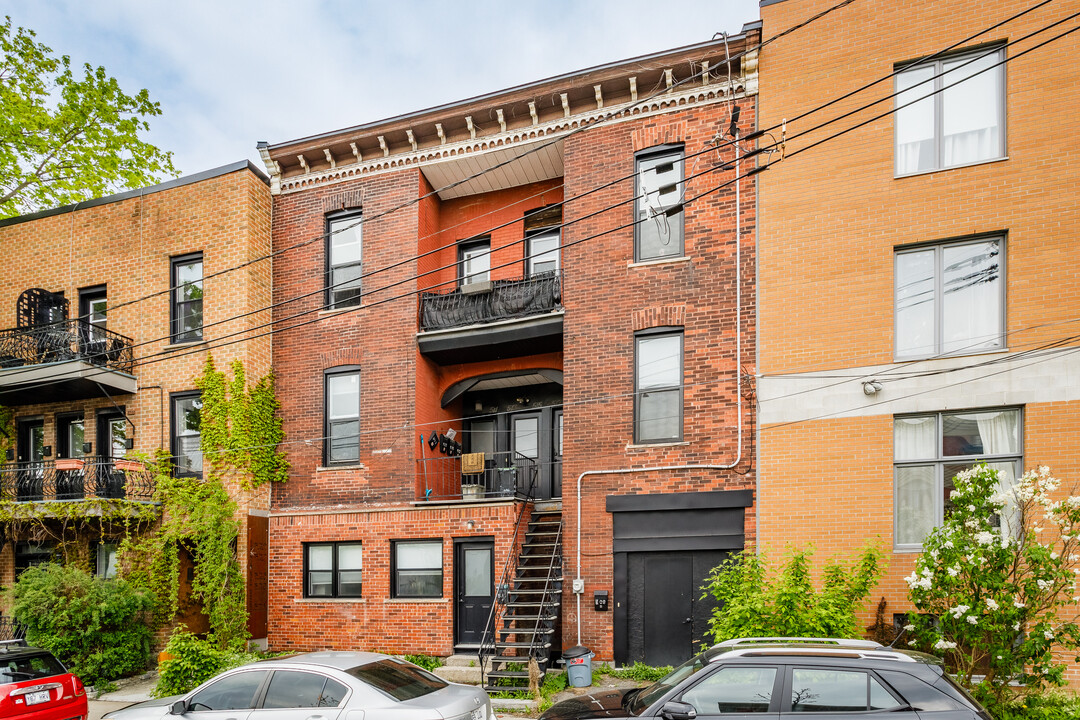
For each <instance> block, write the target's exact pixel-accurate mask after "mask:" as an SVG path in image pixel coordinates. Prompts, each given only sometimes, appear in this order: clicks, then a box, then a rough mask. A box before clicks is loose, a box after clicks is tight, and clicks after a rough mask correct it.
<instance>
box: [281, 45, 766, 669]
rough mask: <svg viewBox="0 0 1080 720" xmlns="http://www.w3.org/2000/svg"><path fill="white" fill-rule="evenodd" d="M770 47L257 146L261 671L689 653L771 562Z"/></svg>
mask: <svg viewBox="0 0 1080 720" xmlns="http://www.w3.org/2000/svg"><path fill="white" fill-rule="evenodd" d="M758 40H759V37H758V31H757V28H756V26H749V27H747V28H744V31H743V33H742V34H740V35H738V36H733V37H731V38H729V39H728V41H727V44H726V46H725V42H724V41H723V40H716V41H712V42H707V43H702V44H699V45H695V46H690V47H687V48H680V49H677V50H672V51H667V52H663V53H657V54H655V55H651V56H646V57H640V58H634V59H631V60H626V61H621V62H618V63H613V64H610V65H605V66H601V67H596V68H591V69H588V70H583V71H580V72H575V73H571V74H568V75H565V76H561V77H557V78H551V79H548V80H543V81H539V82H535V83H531V84H528V85H522V86H519V87H516V88H511V89H509V90H505V91H501V92H498V93H493V94H491V95H485V96H482V97H477V98H471V99H467V100H462V101H460V102H456V103H452V104H450V105H445V106H442V107H437V108H433V109H430V110H423V111H419V112H416V113H412V114H409V115H404V116H401V117H397V118H391V119H389V120H384V121H380V122H376V123H370V124H366V125H358V126H356V127H352V128H346V129H343V130H337V131H333V132H329V133H325V134H322V135H317V136H312V137H308V138H302V139H299V140H295V141H289V142H284V143H277V144H273V145H268V144H265V143H263V144H260V148H261V150H262V152H263V157H264V160H265V162H266V163H267V168H268V170H269V172H270V174H271V187H272V189H273V192H274V229H273V238H274V240H273V242H274V249H275V251H276V252H279V253H280V254H279V255H278V257H277V258H276V259H275V262H274V299H275V304H276V305H277V307H276V308H275V311H274V312H275V315H274V319H275V327H276V330H277V331H276V333H275V335H274V365H275V369H276V372H277V376H278V377H279V378H280V380H281V383H280V387H281V389H282V392H281V400H282V410H283V417H284V418H285V430H286V433H287V435H288V437H289V439H290V442H291V445H290V460H291V462H292V475H291V477H290V479H289V482H288V483H286V484H285V485H283V486H281V487H275V488H274V496H273V501H272V509H271V515H270V539H271V540H270V542H271V548H270V557H271V559H270V566H271V578H272V579H271V584H270V595H271V597H270V608H271V612H270V635H269V642H270V646H271V647H272V648H274V649H279V650H284V649H307V648H315V647H335V648H356V647H366V648H378V649H383V650H396V651H407V652H424V653H429V654H433V655H442V656H445V655H449V654H451V653H452V652H455V651H458V652H469V653H473V654H475V653H476V651H477V649H478V648H480V647H481V646H485V653H496V656H497V658H509V659H514V658H516V659H517V660H521V659H522V658H523V657H528V656H529V655H533V656H535V657H537V658H538V659H539V660H540V661H541V664H542V665H543V664H546V662H547V661H548V659H549V658H550V657H551V656H553V655H557V654H558V652H559V651H560V650H561V649H562V648H564V647H569V646H572V645H577V644H579V643H580V644H584V645H586V646H588V647H589V648H590V649H593V650H594V651H595V652H596V653H597V654H598V656H599V657H600V658H604V659H609V660H610V659H615V660H617V661H619V662H628V661H633V660H643V661H646V662H651V663H653V664H664V663H667V662H672V661H674V660H678V659H681V658H686V657H689V656H690V653H691V651H692V649H693V648H694V647H695V643H696V642H700V640H701V637H702V632H703V630H704V628H705V619H706V618H707V616H708V613H709V611H710V609H711V608H710V607H708V605H707V604H705V603H702V602H701V601H700V599H699V596H700V592H699V590H698V586H699V585H700V581H701V578H702V576H703V574H704V573H705V572H707V571H708V569H709V568H711V567H712V566H713V565H715V564H716V562H718V561H719V559H720V558H722V557H723V556H724V555H725V554H726V553H727V552H730V551H731V550H735V549H739V548H741V547H742V546H743V544H744V541H745V540H746V539H751V540H752V539H753V536H754V525H753V521H752V520H753V514H752V509H751V508H752V506H753V493H752V489H753V487H754V480H753V471H752V468H751V453H750V448H751V446H752V445H751V441H750V438H751V433H752V430H753V416H752V412H751V407H752V402H751V401H749V400H747V398H745V397H744V390H745V388H746V387H747V384H746V383H745V382H744V379H745V378H744V376H745V375H746V374H747V373H752V372H753V357H754V342H755V333H754V292H753V277H754V259H755V238H756V233H755V206H754V201H753V197H754V182H753V181H752V180H746V181H743V182H742V183H741V185H739V187H738V188H737V187H736V186H735V184H733V183H732V182H730V181H731V180H732V179H733V177H734V169H733V166H732V165H733V161H734V160H735V159H736V158H735V155H736V152H735V151H734V150H733V149H732V143H731V133H732V132H735V131H738V132H739V133H741V134H746V133H748V132H749V131H750V130H751V129H752V128H753V127H754V124H755V116H756V97H755V96H756V85H757V68H756V54H755V52H754V50H753V49H754V48H755V46H756V44H757V42H758ZM729 50H730V53H731V54H730V56H728V55H727V52H728V51H729ZM740 113H741V116H740ZM733 115H734V116H735V117H736V118H739V119H738V120H737V121H735V120H733ZM737 237H738V238H739V239H740V241H739V242H737V241H736V238H737ZM740 301H741V306H740ZM657 588H663V589H664V590H665V592H663V593H656V592H655V590H656V589H657ZM672 589H674V592H671V590H672ZM665 603H666V604H665ZM646 617H648V618H649V622H648V623H643V622H641V621H642V620H643V619H644V618H646ZM646 626H647V629H646V630H645V631H642V628H643V627H646ZM504 662H505V661H504ZM502 664H503V663H498V662H497V663H496V670H497V673H496V674H498V672H499V671H500V670H501V671H504V672H505V668H504V667H500V666H501V665H502Z"/></svg>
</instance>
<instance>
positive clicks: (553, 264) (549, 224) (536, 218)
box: [525, 204, 562, 277]
mask: <svg viewBox="0 0 1080 720" xmlns="http://www.w3.org/2000/svg"><path fill="white" fill-rule="evenodd" d="M561 225H562V205H561V204H559V205H548V206H545V207H542V208H537V209H536V210H530V211H529V212H527V213H525V276H526V277H532V276H534V275H540V274H541V273H551V272H558V270H559V267H560V265H561V260H560V257H559V255H560V253H559V246H560V232H559V229H560V227H561Z"/></svg>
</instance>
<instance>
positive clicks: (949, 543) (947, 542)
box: [941, 540, 953, 550]
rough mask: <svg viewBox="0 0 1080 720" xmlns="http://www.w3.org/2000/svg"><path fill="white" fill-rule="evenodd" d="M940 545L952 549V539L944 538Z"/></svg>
mask: <svg viewBox="0 0 1080 720" xmlns="http://www.w3.org/2000/svg"><path fill="white" fill-rule="evenodd" d="M941 546H942V547H944V548H948V549H949V550H952V549H953V544H952V540H946V541H945V542H943V543H942V544H941Z"/></svg>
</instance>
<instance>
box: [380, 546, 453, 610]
mask: <svg viewBox="0 0 1080 720" xmlns="http://www.w3.org/2000/svg"><path fill="white" fill-rule="evenodd" d="M434 544H438V546H439V568H438V569H439V594H438V595H402V594H400V590H399V587H398V547H400V546H402V545H434ZM444 545H445V543H444V542H443V539H442V538H412V539H408V540H391V541H390V597H392V598H395V599H400V600H427V599H432V598H441V597H443V584H444V583H445V582H446V561H445V558H444V557H443V553H444V552H445V548H444ZM410 569H411V570H428V571H431V570H434V569H435V568H410Z"/></svg>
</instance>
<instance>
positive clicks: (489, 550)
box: [454, 540, 495, 645]
mask: <svg viewBox="0 0 1080 720" xmlns="http://www.w3.org/2000/svg"><path fill="white" fill-rule="evenodd" d="M454 551H455V552H454V619H455V622H454V625H455V626H456V644H458V645H477V644H479V643H480V641H481V640H482V639H483V636H484V628H485V627H486V626H487V621H488V615H490V614H491V606H492V604H493V603H494V600H495V568H494V564H495V542H494V541H493V540H468V541H462V542H458V543H456V545H455V547H454Z"/></svg>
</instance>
